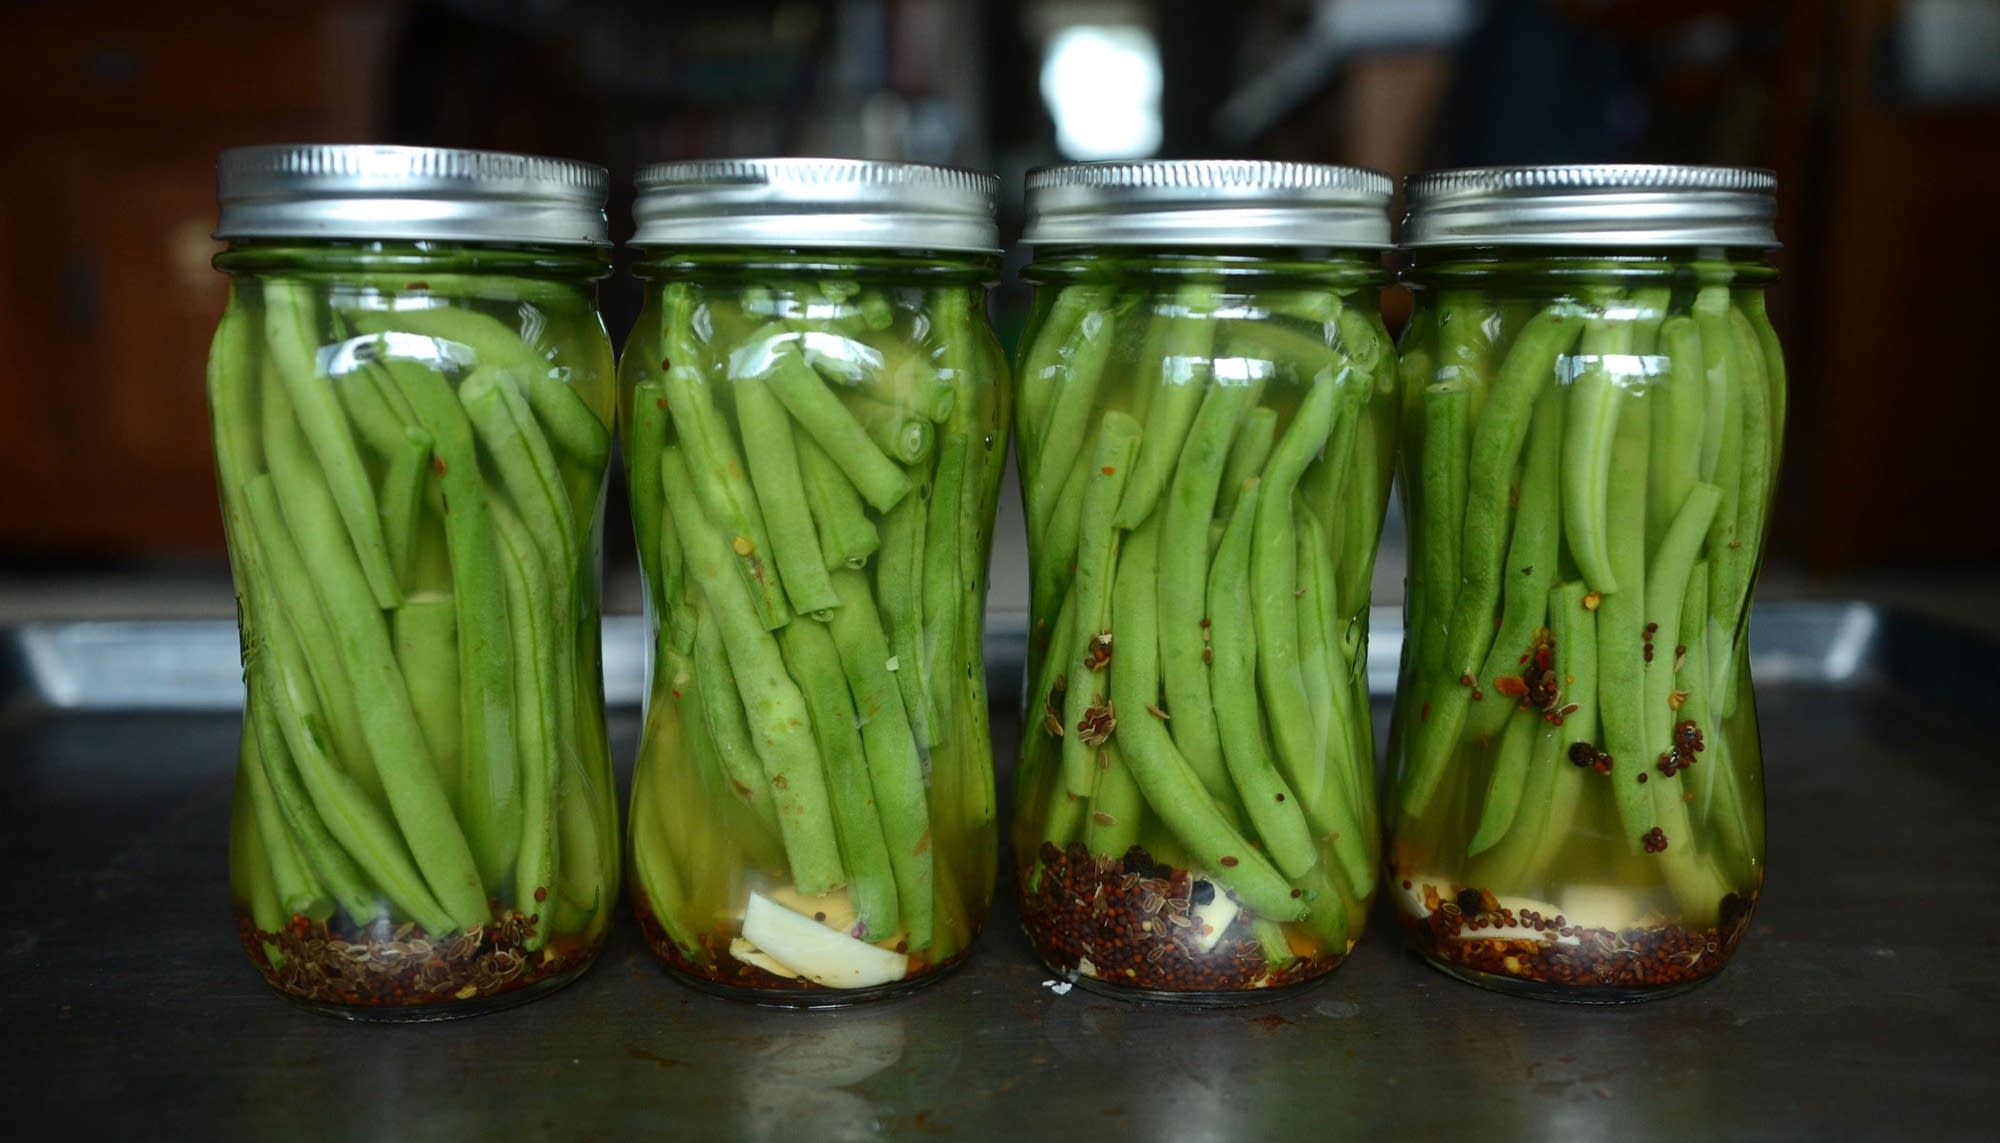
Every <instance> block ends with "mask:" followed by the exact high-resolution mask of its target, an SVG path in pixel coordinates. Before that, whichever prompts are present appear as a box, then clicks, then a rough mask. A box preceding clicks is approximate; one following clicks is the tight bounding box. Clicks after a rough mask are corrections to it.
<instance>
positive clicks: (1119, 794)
mask: <svg viewBox="0 0 2000 1143" xmlns="http://www.w3.org/2000/svg"><path fill="white" fill-rule="evenodd" d="M1137 717H1140V718H1152V717H1154V716H1153V715H1152V714H1150V713H1147V714H1142V715H1138V716H1137ZM1096 770H1097V784H1096V786H1095V787H1094V788H1093V789H1092V790H1091V792H1090V817H1089V819H1088V820H1087V821H1086V822H1085V823H1084V832H1083V844H1084V845H1085V847H1087V848H1088V849H1089V850H1090V852H1092V853H1097V854H1104V855H1107V856H1110V857H1121V856H1123V855H1124V853H1125V851H1126V850H1128V849H1130V848H1132V846H1134V845H1136V844H1137V843H1138V841H1139V818H1140V816H1141V815H1142V814H1143V813H1144V812H1145V801H1144V799H1142V798H1141V797H1140V796H1139V784H1138V783H1137V782H1135V781H1133V779H1132V771H1131V769H1130V768H1129V767H1127V766H1126V765H1125V760H1124V758H1122V757H1121V756H1120V755H1119V751H1118V744H1117V743H1116V742H1115V741H1110V742H1106V743H1105V744H1104V745H1102V746H1100V747H1098V748H1097V767H1096Z"/></svg>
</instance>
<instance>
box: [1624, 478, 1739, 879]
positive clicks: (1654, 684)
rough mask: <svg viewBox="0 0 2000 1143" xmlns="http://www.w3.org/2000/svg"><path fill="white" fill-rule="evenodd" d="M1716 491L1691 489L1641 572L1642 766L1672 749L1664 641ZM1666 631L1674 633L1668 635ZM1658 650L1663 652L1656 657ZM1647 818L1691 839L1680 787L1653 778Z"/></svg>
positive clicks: (1669, 652)
mask: <svg viewBox="0 0 2000 1143" xmlns="http://www.w3.org/2000/svg"><path fill="white" fill-rule="evenodd" d="M1721 502H1722V492H1721V490H1720V489H1718V488H1716V487H1715V486H1714V485H1713V484H1697V485H1695V486H1694V489H1693V490H1692V491H1691V492H1689V493H1688V496H1687V500H1686V501H1685V502H1684V503H1683V504H1682V505H1681V509H1680V511H1679V512H1678V513H1676V514H1675V516H1674V522H1673V524H1672V525H1670V526H1669V527H1668V528H1667V532H1666V535H1665V537H1664V538H1662V539H1661V541H1660V546H1659V547H1658V549H1656V550H1655V551H1654V552H1653V562H1652V565H1651V566H1650V567H1648V568H1647V569H1646V624H1647V629H1648V630H1650V631H1652V632H1653V635H1652V637H1651V638H1650V639H1649V640H1648V645H1649V647H1650V648H1651V655H1650V658H1648V659H1647V661H1646V663H1645V664H1644V670H1645V676H1646V682H1645V704H1646V705H1645V711H1646V720H1647V721H1646V750H1645V754H1644V755H1642V756H1641V764H1642V765H1650V764H1651V763H1652V760H1653V759H1656V758H1663V757H1665V756H1666V755H1667V753H1668V751H1670V750H1672V749H1673V745H1674V724H1675V723H1676V722H1678V721H1679V719H1678V718H1677V717H1676V714H1675V712H1674V709H1673V707H1672V705H1671V702H1670V700H1669V696H1670V695H1671V694H1672V692H1673V690H1674V659H1675V658H1676V656H1675V655H1674V653H1673V648H1672V645H1670V644H1668V642H1667V641H1668V640H1669V639H1671V638H1674V637H1675V636H1677V635H1678V634H1679V632H1680V629H1681V606H1682V602H1683V600H1684V598H1685V596H1686V594H1687V581H1688V574H1689V572H1691V571H1692V570H1693V568H1694V565H1695V561H1696V558H1697V557H1699V556H1700V554H1701V547H1702V540H1703V539H1704V538H1705V537H1706V536H1707V535H1708V529H1709V524H1710V523H1711V522H1713V520H1714V519H1715V513H1716V509H1717V507H1718V506H1719V505H1720V504H1721ZM1669 632H1672V633H1674V634H1672V635H1670V634H1668V633H1669ZM1662 648H1664V650H1665V653H1664V654H1662V653H1661V649H1662ZM1653 777H1654V779H1655V780H1654V781H1653V783H1652V789H1653V819H1654V822H1655V824H1656V825H1658V826H1659V828H1661V829H1662V830H1664V831H1665V832H1666V834H1667V836H1668V838H1669V839H1672V838H1674V837H1686V838H1687V839H1688V840H1689V841H1690V842H1691V841H1693V839H1694V835H1693V834H1692V833H1691V832H1690V831H1689V830H1688V829H1687V821H1688V816H1687V804H1686V803H1685V802H1683V801H1682V800H1681V792H1682V789H1683V788H1684V787H1685V785H1686V783H1684V782H1674V781H1671V780H1670V779H1668V778H1665V777H1663V776H1662V775H1658V774H1655V775H1654V776H1653Z"/></svg>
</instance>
